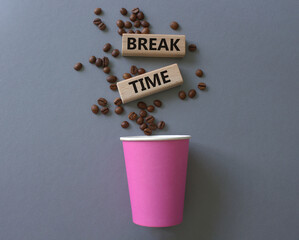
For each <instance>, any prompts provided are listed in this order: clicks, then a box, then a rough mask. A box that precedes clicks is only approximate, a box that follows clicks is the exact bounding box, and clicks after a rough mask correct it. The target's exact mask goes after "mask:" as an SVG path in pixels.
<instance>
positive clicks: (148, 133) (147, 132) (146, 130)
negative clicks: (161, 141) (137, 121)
mask: <svg viewBox="0 0 299 240" xmlns="http://www.w3.org/2000/svg"><path fill="white" fill-rule="evenodd" d="M143 132H144V134H145V135H148V136H149V135H152V130H151V129H150V128H145V129H144V130H143Z"/></svg>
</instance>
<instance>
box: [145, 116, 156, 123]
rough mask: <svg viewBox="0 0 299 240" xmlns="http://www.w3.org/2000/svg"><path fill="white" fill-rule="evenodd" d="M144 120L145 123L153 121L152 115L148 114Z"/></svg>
mask: <svg viewBox="0 0 299 240" xmlns="http://www.w3.org/2000/svg"><path fill="white" fill-rule="evenodd" d="M145 121H146V122H147V123H153V122H154V121H155V118H154V117H153V116H151V115H149V116H147V117H146V119H145Z"/></svg>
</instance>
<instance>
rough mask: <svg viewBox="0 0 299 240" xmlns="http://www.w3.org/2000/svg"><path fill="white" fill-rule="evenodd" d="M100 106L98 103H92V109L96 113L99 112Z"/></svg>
mask: <svg viewBox="0 0 299 240" xmlns="http://www.w3.org/2000/svg"><path fill="white" fill-rule="evenodd" d="M99 110H100V109H99V107H98V106H97V105H95V104H94V105H92V106H91V111H92V112H93V113H94V114H97V113H98V112H99Z"/></svg>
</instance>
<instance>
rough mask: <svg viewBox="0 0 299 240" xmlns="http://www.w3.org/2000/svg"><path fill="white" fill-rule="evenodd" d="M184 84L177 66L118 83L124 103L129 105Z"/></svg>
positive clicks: (173, 65)
mask: <svg viewBox="0 0 299 240" xmlns="http://www.w3.org/2000/svg"><path fill="white" fill-rule="evenodd" d="M182 84H183V78H182V75H181V72H180V69H179V67H178V65H177V64H172V65H169V66H167V67H163V68H159V69H157V70H154V71H151V72H147V73H144V74H141V75H138V76H136V77H132V78H129V79H126V80H123V81H120V82H118V83H117V88H118V92H119V95H120V98H121V100H122V102H123V103H128V102H131V101H134V100H137V99H139V98H143V97H146V96H149V95H152V94H154V93H158V92H161V91H165V90H167V89H170V88H173V87H176V86H179V85H182Z"/></svg>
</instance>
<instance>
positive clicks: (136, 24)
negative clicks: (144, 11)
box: [134, 20, 141, 28]
mask: <svg viewBox="0 0 299 240" xmlns="http://www.w3.org/2000/svg"><path fill="white" fill-rule="evenodd" d="M140 25H141V23H140V21H139V20H136V21H135V22H134V27H135V28H139V27H140Z"/></svg>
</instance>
